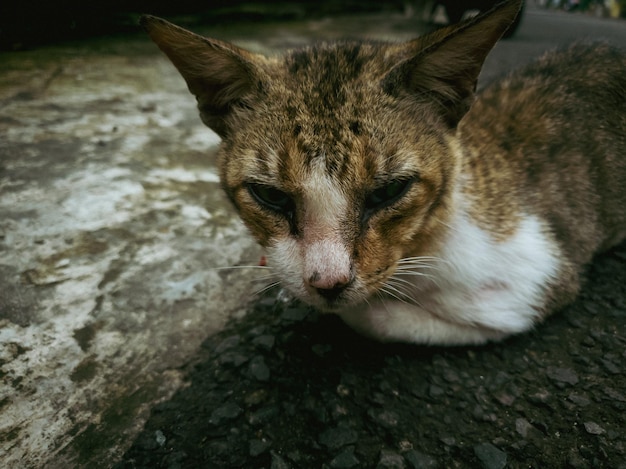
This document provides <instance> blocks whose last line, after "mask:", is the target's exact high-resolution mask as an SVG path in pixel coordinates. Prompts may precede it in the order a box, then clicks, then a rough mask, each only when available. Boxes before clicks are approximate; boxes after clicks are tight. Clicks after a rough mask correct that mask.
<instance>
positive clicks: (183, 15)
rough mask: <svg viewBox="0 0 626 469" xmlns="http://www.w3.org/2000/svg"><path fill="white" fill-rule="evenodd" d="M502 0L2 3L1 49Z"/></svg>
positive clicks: (454, 12)
mask: <svg viewBox="0 0 626 469" xmlns="http://www.w3.org/2000/svg"><path fill="white" fill-rule="evenodd" d="M531 1H532V2H533V3H534V4H536V5H538V6H539V7H542V8H550V9H563V10H566V11H572V12H573V11H577V12H587V13H589V14H593V15H597V16H603V17H609V16H611V17H615V18H617V17H624V16H626V0H531ZM495 3H497V0H468V1H463V0H412V1H411V0H386V1H384V2H381V1H377V0H346V1H337V0H300V1H291V2H289V1H285V0H264V1H257V2H251V1H249V0H205V1H199V0H176V1H171V2H154V1H150V0H131V1H124V0H110V1H105V0H98V1H94V2H84V1H81V0H58V1H50V2H42V1H36V0H26V1H19V2H16V1H5V2H1V5H0V49H1V50H19V49H25V48H26V49H28V48H32V47H36V46H38V45H42V44H49V43H51V42H57V41H65V40H76V39H83V38H86V37H93V36H99V35H111V34H124V33H128V32H132V31H136V29H137V18H138V17H139V15H140V14H142V13H150V14H154V15H162V16H166V17H168V18H174V19H175V20H176V22H177V23H179V24H182V25H184V26H193V25H197V24H202V25H219V24H223V23H226V22H237V21H276V20H301V19H314V18H320V17H324V16H329V15H337V14H341V13H366V12H381V11H395V12H400V13H403V14H405V15H407V16H417V17H419V18H420V19H423V20H424V22H426V23H429V24H432V25H440V24H445V23H447V22H448V21H450V22H456V21H459V20H460V19H462V18H463V17H464V16H465V15H468V14H475V13H476V12H477V11H480V10H485V9H488V8H490V7H491V6H493V5H494V4H495Z"/></svg>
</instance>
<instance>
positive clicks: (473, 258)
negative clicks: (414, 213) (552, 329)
mask: <svg viewBox="0 0 626 469" xmlns="http://www.w3.org/2000/svg"><path fill="white" fill-rule="evenodd" d="M449 228H450V230H449V232H448V236H447V239H446V241H445V243H444V245H443V248H442V249H441V250H440V252H439V253H438V254H437V260H435V261H434V264H431V265H430V268H428V269H425V270H424V271H423V272H422V273H423V274H426V275H427V276H419V275H411V276H408V275H405V276H403V277H402V278H403V280H404V282H403V285H405V287H404V288H403V294H402V295H401V296H399V297H398V298H390V297H385V298H380V299H375V300H370V301H369V304H368V305H365V306H361V307H355V308H351V309H349V310H346V311H344V312H341V313H340V315H341V316H342V317H343V319H344V320H345V321H346V322H347V323H348V324H350V325H351V326H352V327H354V328H355V329H357V330H360V331H361V332H363V333H365V334H367V335H370V336H373V337H375V338H378V339H381V340H390V341H396V340H398V341H410V342H416V343H433V344H469V343H482V342H486V341H488V340H498V339H501V338H503V337H506V336H507V335H509V334H514V333H519V332H523V331H525V330H528V329H529V328H531V327H532V325H533V324H534V322H535V321H536V320H537V318H538V317H539V315H540V308H541V306H542V302H543V296H544V294H545V289H546V286H547V284H548V283H549V282H550V280H551V279H552V278H554V277H555V276H556V275H557V272H558V269H559V261H558V250H557V248H556V246H555V245H554V243H552V242H551V241H550V239H549V238H548V236H547V235H546V232H545V230H544V229H543V226H542V223H541V222H540V220H539V219H537V218H536V217H533V216H525V217H524V218H523V219H522V221H521V223H520V224H519V226H518V229H517V230H516V232H515V234H514V235H513V236H511V237H510V238H508V239H507V240H506V241H501V242H498V241H495V240H493V239H492V238H491V237H490V235H489V234H488V233H487V232H485V231H483V230H481V229H480V228H479V227H478V226H476V225H475V224H474V223H472V222H471V220H470V219H469V218H468V217H467V216H466V215H465V214H463V213H460V214H458V215H457V216H456V217H455V218H454V219H453V220H452V222H451V224H450V226H449ZM400 275H402V274H400ZM406 280H409V281H410V282H411V287H410V290H409V289H407V288H409V287H406ZM392 282H393V279H392ZM401 300H402V301H401ZM405 300H406V301H405Z"/></svg>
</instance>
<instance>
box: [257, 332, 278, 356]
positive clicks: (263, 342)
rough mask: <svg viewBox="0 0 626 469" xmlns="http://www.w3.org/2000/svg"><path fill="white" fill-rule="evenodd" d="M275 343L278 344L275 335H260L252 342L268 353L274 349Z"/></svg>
mask: <svg viewBox="0 0 626 469" xmlns="http://www.w3.org/2000/svg"><path fill="white" fill-rule="evenodd" d="M275 342H276V337H274V336H273V335H269V334H264V335H260V336H258V337H255V338H254V339H253V340H252V343H253V344H254V345H256V346H257V347H259V348H262V349H264V350H266V351H268V352H269V351H270V350H272V349H273V348H274V343H275Z"/></svg>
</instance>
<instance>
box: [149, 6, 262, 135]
mask: <svg viewBox="0 0 626 469" xmlns="http://www.w3.org/2000/svg"><path fill="white" fill-rule="evenodd" d="M140 24H141V25H142V26H143V28H144V29H145V30H146V31H147V32H148V34H149V35H150V38H151V39H152V40H153V41H154V42H155V43H156V44H157V45H158V46H159V48H160V49H161V50H162V51H163V52H164V53H165V54H166V55H167V56H168V58H169V59H170V60H171V61H172V63H173V64H174V65H175V66H176V68H177V69H178V71H179V72H180V74H181V75H182V76H183V78H184V79H185V81H186V82H187V86H188V87H189V91H191V93H193V94H194V95H195V96H196V99H197V101H198V108H199V110H200V116H201V118H202V121H203V122H204V123H205V124H206V125H207V126H208V127H210V128H211V129H213V130H214V131H215V132H216V133H217V134H218V135H220V136H221V137H222V138H224V137H226V136H227V135H228V132H229V126H228V119H227V118H228V116H229V114H230V113H231V111H232V109H233V107H235V106H237V105H242V104H243V105H245V103H246V100H247V98H250V97H252V96H254V95H255V94H259V93H260V92H261V88H262V79H261V71H260V70H259V69H258V67H257V66H256V65H255V61H258V60H262V58H261V57H260V56H256V55H254V54H252V53H251V52H248V51H246V50H244V49H241V48H238V47H236V46H234V45H232V44H228V43H225V42H221V41H217V40H214V39H208V38H204V37H202V36H199V35H197V34H194V33H192V32H190V31H187V30H185V29H183V28H179V27H178V26H175V25H173V24H171V23H169V22H167V21H165V20H163V19H161V18H157V17H154V16H148V15H144V16H142V17H141V19H140Z"/></svg>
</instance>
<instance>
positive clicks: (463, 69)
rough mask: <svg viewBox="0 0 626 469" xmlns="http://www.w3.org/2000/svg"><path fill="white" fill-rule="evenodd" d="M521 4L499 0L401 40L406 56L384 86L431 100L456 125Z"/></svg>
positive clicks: (517, 0)
mask: <svg viewBox="0 0 626 469" xmlns="http://www.w3.org/2000/svg"><path fill="white" fill-rule="evenodd" d="M521 4H522V1H521V0H509V1H507V2H503V3H501V4H499V5H497V6H496V7H495V8H494V9H492V10H491V11H489V12H487V13H485V14H483V15H479V16H477V17H475V18H472V19H470V20H467V21H465V22H462V23H459V24H456V25H452V26H449V27H447V28H443V29H440V30H438V31H435V32H434V33H431V34H428V35H426V36H424V37H420V38H418V39H416V40H414V41H411V42H409V43H407V44H406V53H408V54H409V55H410V58H408V59H406V60H405V61H404V62H401V63H400V64H398V65H397V66H396V67H395V68H393V69H392V70H391V71H390V72H389V73H388V74H387V76H386V77H385V79H384V80H383V87H384V89H385V91H386V92H387V93H389V94H391V95H393V96H397V97H399V98H408V99H412V100H415V101H417V102H419V103H429V104H433V105H435V106H436V109H438V110H439V112H441V113H443V117H444V119H445V120H446V121H447V123H448V124H449V125H451V126H452V127H456V125H457V124H458V123H459V121H460V120H461V118H462V117H463V116H464V115H465V113H466V112H467V111H468V110H469V108H470V106H471V104H472V101H473V98H474V92H475V91H476V82H477V81H478V75H479V73H480V70H481V68H482V66H483V62H484V61H485V58H486V57H487V54H488V53H489V52H490V51H491V49H492V48H493V46H494V45H495V43H496V42H497V41H498V39H500V37H502V35H503V34H504V33H505V32H506V30H507V29H508V28H509V26H510V25H511V24H512V23H513V21H514V20H515V18H516V16H517V15H518V14H519V11H520V8H521Z"/></svg>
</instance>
